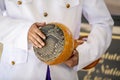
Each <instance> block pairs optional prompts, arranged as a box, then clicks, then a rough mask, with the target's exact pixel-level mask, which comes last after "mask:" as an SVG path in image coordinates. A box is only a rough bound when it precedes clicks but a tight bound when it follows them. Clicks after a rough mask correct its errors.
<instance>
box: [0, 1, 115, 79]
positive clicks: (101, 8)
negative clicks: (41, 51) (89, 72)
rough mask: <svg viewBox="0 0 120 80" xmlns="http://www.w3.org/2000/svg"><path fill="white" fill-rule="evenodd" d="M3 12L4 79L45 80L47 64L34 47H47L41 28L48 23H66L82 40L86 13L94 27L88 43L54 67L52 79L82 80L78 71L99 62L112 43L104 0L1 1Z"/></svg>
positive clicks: (0, 17)
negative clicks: (36, 54) (39, 57)
mask: <svg viewBox="0 0 120 80" xmlns="http://www.w3.org/2000/svg"><path fill="white" fill-rule="evenodd" d="M2 1H3V2H2ZM0 10H1V11H0V42H1V43H2V44H3V51H2V54H1V60H0V79H1V80H18V79H20V80H45V78H46V71H47V65H46V64H45V63H44V62H42V61H40V60H39V59H38V58H37V57H36V56H35V54H34V51H33V49H32V47H33V46H35V47H39V48H42V47H43V46H45V43H44V42H43V41H42V39H45V38H46V37H45V35H44V34H43V33H42V32H41V31H39V30H38V28H39V27H42V26H44V25H45V24H46V23H49V22H59V23H62V24H65V25H66V26H67V27H68V28H69V29H70V30H71V32H72V34H73V36H74V39H78V38H79V31H80V25H81V15H82V13H83V15H84V16H85V17H86V19H87V20H88V22H89V24H90V25H91V32H90V34H89V36H88V40H87V41H86V42H84V43H83V44H82V45H79V46H78V47H77V48H76V50H74V51H73V57H71V58H70V59H69V60H67V61H66V62H64V63H62V64H59V65H53V66H50V73H51V79H52V80H78V77H77V71H78V70H80V69H82V68H84V67H85V66H87V65H88V64H90V63H92V62H93V61H95V60H96V59H98V58H99V57H100V56H101V55H102V53H104V52H105V51H106V49H107V48H108V46H109V45H110V42H111V34H112V25H113V21H112V18H111V16H110V14H109V12H108V10H107V8H106V6H105V3H104V1H103V0H92V1H91V0H1V2H0Z"/></svg>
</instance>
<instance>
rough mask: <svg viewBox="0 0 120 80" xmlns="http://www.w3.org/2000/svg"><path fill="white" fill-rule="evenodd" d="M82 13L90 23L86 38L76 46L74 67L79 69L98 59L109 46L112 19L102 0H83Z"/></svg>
mask: <svg viewBox="0 0 120 80" xmlns="http://www.w3.org/2000/svg"><path fill="white" fill-rule="evenodd" d="M83 14H84V16H85V17H86V19H87V20H88V22H89V24H90V25H91V32H90V34H89V36H88V40H87V41H86V42H85V43H84V44H82V45H80V46H78V47H77V50H78V52H79V63H78V65H77V66H75V67H74V69H75V70H80V69H82V68H84V67H85V66H87V65H88V64H90V63H92V62H93V61H95V60H96V59H98V58H99V57H100V56H101V55H102V54H103V53H105V51H106V50H107V48H108V47H109V45H110V43H111V36H112V25H113V20H112V18H111V16H110V13H109V11H108V9H107V8H106V5H105V3H104V1H103V0H92V1H91V0H83Z"/></svg>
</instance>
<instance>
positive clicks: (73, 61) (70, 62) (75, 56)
mask: <svg viewBox="0 0 120 80" xmlns="http://www.w3.org/2000/svg"><path fill="white" fill-rule="evenodd" d="M65 64H66V65H67V66H69V67H74V66H75V65H77V64H78V52H77V50H74V51H73V55H72V56H71V57H70V58H69V59H68V60H67V61H66V62H65Z"/></svg>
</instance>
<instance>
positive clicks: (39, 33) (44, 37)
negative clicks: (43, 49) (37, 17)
mask: <svg viewBox="0 0 120 80" xmlns="http://www.w3.org/2000/svg"><path fill="white" fill-rule="evenodd" d="M35 33H36V34H38V35H39V36H40V37H41V38H42V39H46V36H45V35H44V34H43V33H42V32H41V31H40V30H39V29H38V28H36V29H35Z"/></svg>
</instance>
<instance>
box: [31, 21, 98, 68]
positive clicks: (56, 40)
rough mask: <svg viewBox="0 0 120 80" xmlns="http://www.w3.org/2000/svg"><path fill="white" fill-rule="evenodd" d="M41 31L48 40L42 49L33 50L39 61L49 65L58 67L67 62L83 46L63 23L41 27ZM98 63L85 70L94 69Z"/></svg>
mask: <svg viewBox="0 0 120 80" xmlns="http://www.w3.org/2000/svg"><path fill="white" fill-rule="evenodd" d="M40 30H41V31H42V33H43V34H44V35H45V36H46V39H45V40H43V41H44V42H45V46H44V47H42V48H36V47H33V49H34V52H35V55H36V56H37V57H38V59H39V60H41V61H43V62H45V63H46V64H48V65H57V64H60V63H63V62H65V61H66V60H67V59H69V58H70V57H71V55H72V51H73V50H74V49H75V48H76V47H77V46H78V45H80V44H81V43H79V42H80V41H79V40H74V38H73V36H72V33H71V31H70V30H69V29H68V28H67V26H65V25H63V24H61V23H56V22H54V23H49V24H47V25H45V26H44V27H41V28H40ZM85 37H86V36H85ZM83 38H84V37H83ZM80 40H82V38H80ZM98 61H99V60H96V61H95V62H93V63H91V64H90V65H88V66H86V67H85V68H84V69H89V68H92V67H94V66H95V65H96V64H97V63H98Z"/></svg>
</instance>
